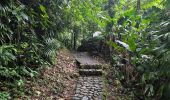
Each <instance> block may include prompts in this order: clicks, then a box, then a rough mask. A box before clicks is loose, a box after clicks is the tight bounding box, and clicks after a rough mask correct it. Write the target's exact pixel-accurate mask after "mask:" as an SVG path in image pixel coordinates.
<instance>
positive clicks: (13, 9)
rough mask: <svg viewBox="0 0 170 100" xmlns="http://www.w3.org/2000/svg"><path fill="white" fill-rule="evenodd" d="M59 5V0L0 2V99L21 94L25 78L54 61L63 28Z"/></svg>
mask: <svg viewBox="0 0 170 100" xmlns="http://www.w3.org/2000/svg"><path fill="white" fill-rule="evenodd" d="M60 5H61V6H62V5H63V6H64V4H63V2H62V1H59V0H53V1H52V0H50V1H46V0H41V1H40V0H39V1H38V0H27V1H25V0H1V1H0V19H1V20H0V29H1V32H0V80H1V82H0V87H1V88H0V90H1V93H0V98H5V97H9V95H11V96H15V94H16V93H18V92H19V93H20V94H21V93H23V92H24V91H23V88H22V87H23V86H24V80H25V78H26V77H27V78H29V77H30V78H31V77H34V76H36V75H37V74H38V70H39V69H41V68H42V67H43V66H45V65H47V64H48V65H49V64H53V63H54V60H55V55H56V50H57V49H58V48H59V46H60V44H59V42H58V40H57V35H58V32H61V31H62V30H63V28H64V26H63V24H62V23H63V22H64V21H63V14H64V10H61V9H60V8H59V7H60ZM57 9H58V10H57ZM58 14H59V15H58ZM10 88H11V89H10ZM3 91H5V92H3ZM8 93H12V94H14V95H12V94H8Z"/></svg>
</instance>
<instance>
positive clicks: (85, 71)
mask: <svg viewBox="0 0 170 100" xmlns="http://www.w3.org/2000/svg"><path fill="white" fill-rule="evenodd" d="M79 74H80V75H82V76H101V75H102V69H79Z"/></svg>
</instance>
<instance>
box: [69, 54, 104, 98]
mask: <svg viewBox="0 0 170 100" xmlns="http://www.w3.org/2000/svg"><path fill="white" fill-rule="evenodd" d="M74 56H75V58H76V60H77V63H78V64H79V74H80V77H79V80H78V82H77V85H76V89H75V95H74V96H73V98H72V99H73V100H102V90H103V82H102V77H101V76H102V67H101V64H100V63H99V62H98V61H97V60H95V59H93V58H92V57H91V56H90V55H89V54H88V53H86V52H81V53H74Z"/></svg>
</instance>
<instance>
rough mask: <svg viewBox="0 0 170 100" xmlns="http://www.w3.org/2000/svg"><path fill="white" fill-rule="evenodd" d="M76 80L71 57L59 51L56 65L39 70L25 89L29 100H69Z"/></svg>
mask: <svg viewBox="0 0 170 100" xmlns="http://www.w3.org/2000/svg"><path fill="white" fill-rule="evenodd" d="M77 79H78V71H77V67H76V64H75V60H74V58H73V56H72V55H71V53H70V52H69V51H68V50H67V49H61V50H59V51H58V53H57V58H56V64H55V65H54V66H52V67H47V68H44V69H43V70H41V74H40V75H39V76H38V77H37V78H36V79H33V80H30V81H27V84H26V87H25V88H26V90H27V92H28V95H29V97H30V99H31V100H52V99H53V100H71V97H72V95H73V93H74V88H75V85H76V81H77Z"/></svg>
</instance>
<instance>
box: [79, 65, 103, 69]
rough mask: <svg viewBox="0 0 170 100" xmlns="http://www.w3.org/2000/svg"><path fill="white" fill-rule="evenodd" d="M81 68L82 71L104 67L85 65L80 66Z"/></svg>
mask: <svg viewBox="0 0 170 100" xmlns="http://www.w3.org/2000/svg"><path fill="white" fill-rule="evenodd" d="M79 68H80V69H102V65H85V64H80V65H79Z"/></svg>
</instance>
